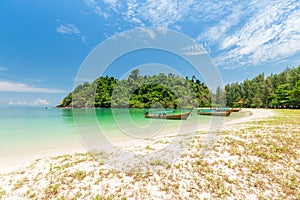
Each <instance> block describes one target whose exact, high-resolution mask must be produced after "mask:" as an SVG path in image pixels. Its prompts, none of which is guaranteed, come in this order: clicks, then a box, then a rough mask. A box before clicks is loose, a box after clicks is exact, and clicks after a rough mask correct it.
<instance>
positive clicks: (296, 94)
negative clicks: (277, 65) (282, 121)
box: [219, 65, 300, 108]
mask: <svg viewBox="0 0 300 200" xmlns="http://www.w3.org/2000/svg"><path fill="white" fill-rule="evenodd" d="M219 93H220V92H219ZM224 93H225V94H226V104H227V106H230V107H247V108H249V107H251V108H261V107H271V108H300V65H299V66H298V67H295V68H287V69H285V70H284V71H282V72H281V73H279V74H271V75H270V76H267V77H265V75H264V73H261V74H259V75H258V76H256V77H254V78H253V79H251V80H249V79H247V80H244V81H243V82H241V83H231V84H227V85H226V86H225V92H224Z"/></svg>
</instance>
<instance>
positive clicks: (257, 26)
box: [198, 0, 300, 68]
mask: <svg viewBox="0 0 300 200" xmlns="http://www.w3.org/2000/svg"><path fill="white" fill-rule="evenodd" d="M299 6H300V2H298V1H292V0H290V1H272V3H270V2H265V1H258V0H253V1H252V2H251V3H249V4H247V8H248V9H246V10H245V11H243V12H238V13H236V14H238V15H237V16H236V17H233V18H232V20H226V21H228V23H225V24H224V21H220V23H218V24H216V25H215V26H213V27H211V28H210V29H208V30H207V31H206V33H205V34H206V35H204V34H203V33H202V34H200V35H199V37H198V39H203V40H205V39H207V40H208V41H212V42H211V44H214V45H216V46H217V48H218V50H219V51H222V52H223V53H221V54H219V55H218V56H217V58H216V59H215V62H216V64H217V65H219V66H226V67H229V68H235V67H239V66H243V65H259V64H261V63H264V62H269V61H274V60H277V59H278V60H280V59H283V58H286V57H289V56H292V55H294V54H295V53H297V52H299V51H300V20H299V19H300V9H299ZM236 7H237V6H236ZM244 16H249V17H247V18H246V17H244ZM229 17H230V16H229ZM241 17H244V18H242V22H241ZM236 25H238V28H237V29H236V30H234V31H232V29H233V28H234V27H235V26H236Z"/></svg>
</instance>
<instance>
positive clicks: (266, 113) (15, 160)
mask: <svg viewBox="0 0 300 200" xmlns="http://www.w3.org/2000/svg"><path fill="white" fill-rule="evenodd" d="M242 112H248V113H249V114H246V116H243V117H241V118H238V119H231V118H227V117H224V118H223V117H221V118H220V117H216V118H215V119H217V120H221V121H217V122H220V123H222V124H221V125H222V126H220V127H219V128H220V129H219V130H218V131H222V130H223V129H224V126H226V125H232V124H239V123H246V122H250V121H255V120H259V119H262V118H268V117H270V116H273V115H274V112H273V111H272V110H269V109H249V108H243V109H242ZM210 126H211V124H202V125H200V126H198V127H197V129H198V130H194V131H196V132H199V131H200V132H208V131H209V130H210ZM225 129H226V128H225ZM189 133H190V131H189V129H188V127H187V128H186V130H185V131H184V132H183V133H180V134H179V135H187V134H189ZM176 135H177V133H173V132H172V131H168V133H164V134H159V135H158V136H154V137H153V138H150V139H142V140H141V139H138V140H136V139H134V138H133V139H132V138H131V139H126V138H118V139H114V140H113V141H110V142H111V143H113V145H115V146H117V147H120V148H124V147H128V146H132V145H133V146H146V145H147V143H148V142H149V141H155V140H160V139H164V138H168V137H174V136H176ZM77 140H78V142H77V144H73V145H68V146H67V147H62V148H59V147H57V148H54V149H53V148H52V149H48V150H43V151H39V152H35V153H34V154H31V153H25V154H23V155H21V156H20V155H17V156H10V157H8V156H7V157H6V158H4V159H3V158H2V159H1V161H0V171H1V172H2V173H9V172H12V171H15V170H18V169H20V168H22V167H24V166H27V165H30V163H32V162H34V161H35V160H37V159H47V158H51V157H55V156H62V155H67V154H76V153H87V152H88V150H87V149H86V148H85V147H84V144H83V143H82V141H81V139H80V138H79V136H77Z"/></svg>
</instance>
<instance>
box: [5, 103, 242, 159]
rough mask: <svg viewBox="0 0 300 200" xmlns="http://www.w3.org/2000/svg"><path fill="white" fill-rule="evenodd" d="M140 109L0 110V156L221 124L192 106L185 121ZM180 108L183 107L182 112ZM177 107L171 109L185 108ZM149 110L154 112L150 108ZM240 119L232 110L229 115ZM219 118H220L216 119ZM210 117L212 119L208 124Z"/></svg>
mask: <svg viewBox="0 0 300 200" xmlns="http://www.w3.org/2000/svg"><path fill="white" fill-rule="evenodd" d="M146 111H148V110H144V109H55V108H50V109H45V108H28V107H18V108H1V109H0V157H1V159H2V163H3V162H4V160H5V159H13V158H16V159H17V158H18V157H22V156H23V155H33V154H34V155H39V156H43V155H49V152H50V154H51V152H54V151H55V150H57V151H63V150H64V149H68V148H69V149H71V148H83V147H85V148H87V149H89V145H90V144H91V143H90V142H91V141H92V142H93V145H101V143H107V142H111V143H114V142H116V141H123V144H124V141H125V143H126V141H129V140H131V141H132V139H134V140H137V141H138V140H141V141H142V140H144V139H150V138H152V137H154V136H155V137H159V136H163V135H165V134H178V133H188V132H193V131H195V130H197V129H201V127H204V126H209V124H212V123H215V124H220V123H222V120H223V118H222V117H221V118H220V117H219V118H217V121H214V120H212V119H215V118H211V117H209V116H199V115H197V114H196V110H194V111H193V113H192V115H191V116H190V117H189V118H188V119H187V120H182V121H181V120H160V119H146V118H145V117H144V113H145V112H146ZM185 111H186V110H185ZM185 111H180V110H177V111H175V112H185ZM150 112H155V110H150ZM237 117H240V114H238V113H237V114H236V113H232V115H231V116H230V118H237ZM221 119H222V120H221ZM212 121H213V122H212Z"/></svg>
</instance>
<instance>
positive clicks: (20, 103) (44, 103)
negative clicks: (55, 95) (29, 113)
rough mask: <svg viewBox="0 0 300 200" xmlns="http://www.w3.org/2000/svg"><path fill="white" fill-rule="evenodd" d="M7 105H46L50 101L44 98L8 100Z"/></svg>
mask: <svg viewBox="0 0 300 200" xmlns="http://www.w3.org/2000/svg"><path fill="white" fill-rule="evenodd" d="M8 105H17V106H47V105H50V103H49V102H48V101H47V100H45V99H36V100H35V101H34V102H27V101H9V102H8Z"/></svg>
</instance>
